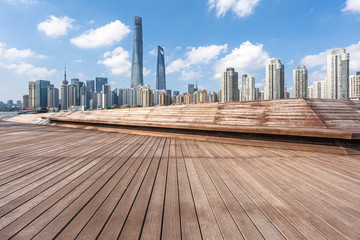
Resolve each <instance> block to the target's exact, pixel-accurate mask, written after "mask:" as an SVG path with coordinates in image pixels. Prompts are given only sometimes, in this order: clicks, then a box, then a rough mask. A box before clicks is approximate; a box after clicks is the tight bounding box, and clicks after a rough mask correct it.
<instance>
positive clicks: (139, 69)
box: [131, 16, 143, 88]
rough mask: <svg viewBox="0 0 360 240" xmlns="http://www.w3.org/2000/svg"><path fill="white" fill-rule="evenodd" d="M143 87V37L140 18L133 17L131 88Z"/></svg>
mask: <svg viewBox="0 0 360 240" xmlns="http://www.w3.org/2000/svg"><path fill="white" fill-rule="evenodd" d="M137 85H143V36H142V20H141V17H137V16H135V17H134V42H133V59H132V68H131V87H132V88H134V87H136V86H137Z"/></svg>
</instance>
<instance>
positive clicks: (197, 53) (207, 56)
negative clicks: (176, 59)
mask: <svg viewBox="0 0 360 240" xmlns="http://www.w3.org/2000/svg"><path fill="white" fill-rule="evenodd" d="M226 51H227V44H224V45H220V46H219V45H211V46H207V47H198V48H192V49H191V50H190V51H189V52H187V53H186V56H187V59H188V61H189V64H208V63H209V62H210V61H211V60H212V59H215V58H217V56H218V55H219V54H220V53H222V52H226Z"/></svg>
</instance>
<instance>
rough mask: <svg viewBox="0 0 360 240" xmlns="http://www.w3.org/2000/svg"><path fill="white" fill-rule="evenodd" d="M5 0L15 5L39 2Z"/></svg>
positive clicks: (33, 0)
mask: <svg viewBox="0 0 360 240" xmlns="http://www.w3.org/2000/svg"><path fill="white" fill-rule="evenodd" d="M4 2H7V3H10V4H14V5H18V4H26V5H34V4H38V3H39V1H36V0H4Z"/></svg>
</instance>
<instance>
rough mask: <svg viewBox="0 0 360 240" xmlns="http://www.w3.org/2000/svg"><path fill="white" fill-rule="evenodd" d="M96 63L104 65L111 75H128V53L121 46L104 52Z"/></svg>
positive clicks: (129, 64)
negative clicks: (101, 58)
mask: <svg viewBox="0 0 360 240" xmlns="http://www.w3.org/2000/svg"><path fill="white" fill-rule="evenodd" d="M98 64H103V65H105V66H106V67H107V68H108V69H110V71H111V74H113V75H126V76H129V75H130V68H131V63H130V61H129V53H128V52H127V51H126V50H124V49H123V48H122V47H117V48H115V49H114V50H113V51H112V52H110V51H108V52H106V53H104V55H103V60H99V61H98Z"/></svg>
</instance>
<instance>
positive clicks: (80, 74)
mask: <svg viewBox="0 0 360 240" xmlns="http://www.w3.org/2000/svg"><path fill="white" fill-rule="evenodd" d="M76 77H77V78H79V79H81V78H84V77H85V74H83V73H78V74H77V75H76Z"/></svg>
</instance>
